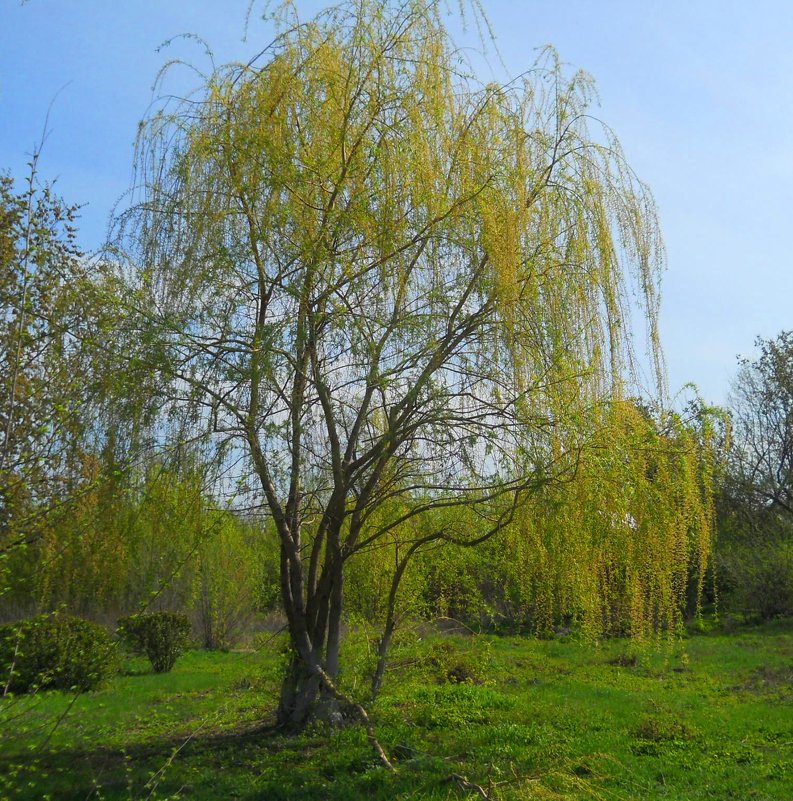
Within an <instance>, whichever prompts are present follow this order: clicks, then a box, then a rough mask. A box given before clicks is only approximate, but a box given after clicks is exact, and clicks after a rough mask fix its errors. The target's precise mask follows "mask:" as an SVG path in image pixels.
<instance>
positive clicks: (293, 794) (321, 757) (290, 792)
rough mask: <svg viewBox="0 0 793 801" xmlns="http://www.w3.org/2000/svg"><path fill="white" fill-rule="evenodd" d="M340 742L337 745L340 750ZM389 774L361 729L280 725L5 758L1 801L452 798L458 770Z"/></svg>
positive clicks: (425, 761)
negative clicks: (450, 782)
mask: <svg viewBox="0 0 793 801" xmlns="http://www.w3.org/2000/svg"><path fill="white" fill-rule="evenodd" d="M330 740H332V742H330ZM400 767H401V770H400V771H399V773H398V774H397V775H396V776H394V775H392V774H389V773H387V772H386V771H385V770H383V769H382V768H381V767H380V766H379V765H378V763H377V760H376V758H375V757H374V755H373V754H372V753H371V751H370V749H369V747H368V745H367V744H366V738H365V733H364V732H363V730H362V729H360V727H356V726H350V727H349V730H343V731H342V732H341V733H335V734H333V735H331V736H330V738H329V737H328V736H327V735H322V734H321V733H318V732H314V733H311V732H309V733H304V734H301V735H294V736H291V735H286V734H284V733H283V732H282V731H281V730H279V729H277V728H276V727H274V726H273V725H272V724H268V725H258V726H254V727H249V728H246V729H238V730H230V731H224V732H213V733H206V734H197V735H195V736H189V737H166V738H161V739H156V740H150V741H148V742H145V743H137V744H134V745H130V746H127V747H125V748H122V749H119V748H108V747H103V746H101V745H100V746H98V747H95V748H90V749H88V748H60V749H59V748H57V747H52V748H48V749H46V750H43V751H38V752H33V753H31V754H25V755H22V754H17V755H14V756H9V755H5V754H0V776H2V777H3V779H1V780H0V797H2V798H6V797H7V798H9V799H20V801H21V799H26V800H27V799H30V800H31V801H32V800H33V799H41V798H44V797H47V798H51V799H53V801H72V799H74V800H75V801H76V800H77V799H80V800H81V801H82V800H83V799H100V798H101V799H108V801H109V800H110V799H124V800H125V801H138V800H139V799H141V800H142V799H160V800H162V799H171V798H190V799H207V800H208V799H217V798H235V799H244V800H245V801H254V800H255V799H256V800H258V799H261V801H265V800H266V801H280V800H281V799H284V801H286V799H289V801H292V799H295V800H296V801H319V799H329V801H356V799H381V798H382V799H390V798H394V797H397V796H401V797H414V794H418V795H419V796H420V797H422V798H427V799H430V798H436V797H437V798H438V799H440V798H447V797H448V793H449V788H448V786H446V785H444V778H445V777H447V776H448V775H449V772H450V771H449V766H448V764H446V763H445V762H444V761H443V760H441V759H437V758H433V757H428V756H423V757H419V758H411V759H406V760H405V761H404V762H403V764H402V765H401V766H400Z"/></svg>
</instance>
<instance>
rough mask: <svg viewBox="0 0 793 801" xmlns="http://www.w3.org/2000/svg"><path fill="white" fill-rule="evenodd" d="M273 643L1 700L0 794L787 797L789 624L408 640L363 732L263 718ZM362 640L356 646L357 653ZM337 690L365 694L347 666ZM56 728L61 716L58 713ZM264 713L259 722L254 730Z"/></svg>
mask: <svg viewBox="0 0 793 801" xmlns="http://www.w3.org/2000/svg"><path fill="white" fill-rule="evenodd" d="M280 650H281V644H280V643H278V642H271V643H270V644H269V645H267V646H265V647H264V648H262V649H261V651H259V652H257V653H255V654H233V653H209V652H202V651H193V652H190V653H188V654H187V655H185V656H184V657H183V658H182V659H180V660H179V662H178V663H177V665H176V668H175V669H174V671H173V672H172V673H168V674H162V675H155V674H153V673H150V672H148V670H147V668H146V664H145V663H144V662H143V661H142V660H134V661H131V662H130V663H128V665H127V669H126V671H125V674H124V675H121V676H118V677H117V678H115V679H114V680H113V681H112V682H111V683H110V684H109V685H108V686H107V687H106V688H104V689H102V690H100V691H98V692H95V693H92V694H87V695H82V696H79V697H77V698H76V700H75V698H74V696H70V695H68V694H65V693H59V692H49V693H42V694H41V695H39V696H36V697H33V698H28V697H21V698H17V699H4V700H3V701H2V703H1V704H0V797H2V798H9V799H43V798H52V799H67V798H74V799H88V798H93V799H128V800H130V801H131V800H133V799H134V800H135V801H137V799H147V798H152V799H155V798H157V799H163V798H172V797H181V798H196V799H221V798H238V799H263V800H264V799H268V801H277V800H278V799H289V801H293V800H295V799H297V800H299V799H338V801H355V799H454V798H466V797H476V796H475V795H472V794H471V793H470V792H468V793H466V791H464V790H463V789H461V787H460V786H459V784H458V783H455V782H453V781H449V777H451V776H452V775H453V774H460V775H463V776H465V777H467V779H469V780H470V781H471V782H475V783H477V784H479V785H481V786H482V787H483V788H485V791H486V792H487V794H488V795H489V797H490V798H492V799H504V800H505V801H506V800H507V799H545V798H548V799H551V798H556V799H642V800H644V799H664V800H665V801H673V800H675V799H677V800H679V801H697V800H698V799H709V801H711V800H715V801H718V800H720V799H734V800H735V801H750V800H752V801H788V799H791V798H793V625H791V624H790V623H782V622H780V623H777V624H773V625H767V626H764V627H757V628H744V629H739V630H737V631H736V632H733V633H731V634H726V633H723V632H718V631H717V632H711V633H709V634H701V635H697V636H692V637H690V638H688V639H687V640H685V641H682V642H678V643H676V644H674V645H671V646H665V647H661V648H659V649H657V650H653V651H645V652H641V651H637V650H636V648H635V646H633V645H632V644H631V643H629V642H626V641H610V642H607V643H605V644H601V645H600V646H594V645H592V644H585V643H578V642H567V641H561V640H553V641H537V640H528V639H522V638H517V637H490V638H488V637H483V636H476V637H441V636H438V637H430V638H425V639H423V640H422V639H418V638H417V637H415V636H414V637H412V638H406V639H405V641H404V642H403V643H402V644H401V645H399V646H398V647H397V648H396V649H395V651H394V653H393V663H392V668H391V669H390V671H389V672H388V674H387V679H386V683H385V685H384V687H383V691H382V696H381V698H380V700H379V701H378V703H377V705H376V706H375V708H374V709H373V710H372V712H373V716H374V717H375V719H376V720H377V724H378V734H379V736H380V739H381V741H382V742H383V745H384V746H385V748H386V750H387V751H388V752H389V753H390V754H391V755H392V756H393V758H394V761H395V763H396V764H397V766H398V772H397V774H396V775H390V774H388V773H387V772H386V771H384V770H383V769H382V768H381V767H379V766H378V764H377V762H376V760H375V758H374V756H373V755H372V753H371V751H370V749H369V747H368V745H367V742H366V737H365V735H364V732H363V731H362V730H361V728H360V727H359V726H349V727H347V728H344V729H341V730H336V731H330V732H329V731H324V730H322V729H321V728H316V729H313V730H310V731H308V732H306V733H304V734H302V735H300V736H298V737H286V736H283V735H279V734H277V733H274V732H273V731H272V730H270V729H268V728H267V724H268V723H269V722H271V720H272V715H273V711H274V708H275V704H276V700H277V689H278V677H279V675H280V669H281V668H280V666H281V662H282V656H281V655H280ZM368 653H369V651H368V650H367V647H366V644H365V641H364V640H363V639H360V640H359V641H358V642H356V643H353V644H352V645H351V651H350V654H349V656H350V658H351V660H352V661H354V662H355V663H356V664H358V665H359V666H361V665H365V664H366V662H367V659H368ZM344 678H346V684H347V689H348V690H351V691H353V692H356V693H359V694H362V693H363V689H364V688H363V685H362V684H358V685H356V683H355V678H354V675H353V673H351V674H350V675H349V676H347V677H344ZM58 721H60V722H59V723H58V725H57V726H56V725H55V724H56V722H58ZM263 724H264V727H263Z"/></svg>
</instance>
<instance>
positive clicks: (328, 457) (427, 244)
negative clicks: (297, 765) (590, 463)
mask: <svg viewBox="0 0 793 801" xmlns="http://www.w3.org/2000/svg"><path fill="white" fill-rule="evenodd" d="M442 5H443V4H441V3H439V2H435V1H434V0H405V2H400V3H392V2H385V1H378V0H360V2H350V3H346V4H344V5H342V6H339V7H337V8H334V9H331V10H328V11H326V12H324V13H322V14H320V15H319V16H318V17H316V18H315V19H314V20H312V21H310V22H307V23H300V22H298V21H297V20H296V19H295V18H294V17H293V15H292V11H291V10H290V9H291V6H289V5H287V6H286V7H285V9H284V10H283V13H282V14H281V15H280V17H278V19H277V23H279V24H280V29H279V30H280V32H279V34H278V35H277V37H276V38H275V40H274V41H273V42H272V44H270V45H269V46H268V47H267V48H266V49H265V50H264V51H263V52H262V53H261V54H260V55H259V57H258V58H257V59H255V60H254V61H253V62H251V63H249V64H245V65H229V66H224V67H220V68H216V69H213V70H212V72H211V73H210V74H208V75H207V76H206V77H205V81H204V84H203V86H202V88H201V90H200V91H199V92H198V93H197V94H195V95H194V96H192V97H190V98H189V99H187V100H184V101H183V102H175V101H173V100H171V101H170V102H169V104H168V105H167V106H166V107H164V108H163V109H161V110H160V111H159V112H158V113H156V114H154V115H153V116H152V117H151V118H150V119H148V120H147V121H146V122H145V123H144V124H143V126H142V129H141V140H140V141H141V146H140V151H139V153H140V156H139V164H138V170H139V173H138V174H139V176H140V184H139V187H138V190H139V192H140V196H139V202H137V203H135V204H134V206H133V208H131V210H130V211H129V213H127V214H126V215H125V216H124V217H123V218H122V220H121V222H120V229H119V237H118V243H119V249H118V252H117V254H116V259H117V263H118V264H119V270H120V273H121V274H122V276H123V279H124V281H125V283H126V296H127V297H128V298H129V299H130V301H129V302H130V304H131V305H132V306H134V309H133V310H132V312H131V313H130V315H129V316H128V318H127V322H126V326H127V330H128V331H129V332H130V333H132V334H134V336H133V337H132V338H131V340H130V343H129V348H130V351H131V353H130V355H131V356H134V358H135V360H136V363H137V362H144V361H145V362H146V363H147V364H149V365H152V366H155V367H156V368H157V370H158V371H159V381H157V382H154V383H153V385H152V386H153V387H154V388H155V389H156V393H157V394H156V397H155V400H156V402H157V403H158V405H159V406H160V408H161V410H162V411H163V412H164V413H167V414H168V415H183V416H187V417H188V418H189V419H191V420H192V421H193V422H192V425H193V428H194V431H195V436H196V437H200V436H205V437H206V438H207V439H209V440H211V441H212V442H213V443H214V444H215V446H216V448H217V456H218V458H219V459H222V460H225V462H226V463H227V465H228V473H227V476H228V478H227V480H226V484H225V486H226V488H228V487H229V486H230V485H231V484H233V483H236V485H237V486H246V487H248V488H249V489H250V491H251V492H252V493H253V494H254V495H255V496H256V497H255V499H254V500H253V501H252V504H256V503H259V504H261V506H262V507H263V508H264V509H266V512H267V514H268V515H269V516H271V518H272V521H273V525H274V526H275V528H276V529H277V531H278V539H279V543H280V589H281V600H282V604H283V608H284V611H285V613H286V617H287V619H288V629H289V635H290V639H291V645H292V660H291V663H290V666H289V669H288V672H287V675H286V677H285V680H284V684H283V689H282V694H281V700H280V707H279V713H278V717H279V721H280V722H281V723H282V724H283V725H287V726H295V727H299V726H301V725H303V724H304V723H305V722H306V721H307V720H309V719H310V718H311V717H312V716H314V715H317V714H327V710H328V709H330V710H333V708H334V707H335V706H337V704H338V702H339V701H340V700H343V696H342V695H341V693H340V691H339V690H338V687H337V681H336V680H337V677H338V674H339V670H340V646H341V621H342V610H343V600H344V587H345V575H346V573H345V569H346V566H347V565H349V564H350V563H351V562H352V561H353V560H355V559H356V556H358V555H360V554H363V553H368V552H370V551H371V550H372V549H373V548H377V547H378V546H379V545H385V544H387V543H392V544H393V542H394V538H395V537H397V533H399V536H398V537H397V539H398V545H399V548H398V558H397V561H396V563H395V569H394V573H393V577H392V583H391V593H392V594H393V595H394V597H396V596H398V593H399V586H400V581H401V578H402V576H403V575H404V573H405V570H406V567H407V565H408V564H409V562H410V560H411V558H412V557H413V556H414V555H415V554H416V553H417V552H419V551H420V550H421V549H422V548H426V547H432V546H438V545H439V544H454V543H456V544H462V545H474V544H476V543H478V542H482V541H484V540H486V539H487V538H488V537H490V536H492V535H493V534H494V533H496V532H498V531H500V530H501V529H502V528H503V527H504V526H506V525H507V524H508V523H510V522H512V521H513V520H514V518H515V515H516V512H517V511H518V510H520V509H521V508H522V506H523V504H524V502H525V501H526V499H527V498H531V497H532V496H533V494H534V493H536V492H538V491H539V490H540V489H541V488H544V487H548V486H551V485H554V484H556V483H559V482H564V481H569V480H570V479H571V478H572V477H573V476H574V475H575V472H576V469H577V467H578V465H579V463H580V461H581V458H582V454H584V453H585V452H586V451H587V449H588V448H589V447H590V446H591V445H592V442H593V437H592V432H593V431H594V430H596V429H597V428H598V425H599V422H598V421H599V420H601V418H602V414H603V412H602V410H603V409H604V408H606V407H607V406H609V405H610V404H611V403H612V402H613V401H614V400H615V399H619V398H621V397H623V396H624V395H625V394H626V392H628V390H629V388H631V391H632V392H635V387H632V384H633V383H634V381H635V375H636V373H635V369H634V368H635V359H634V356H633V352H632V348H631V344H630V343H631V332H632V331H633V330H634V328H637V327H638V321H639V320H641V321H642V322H643V323H644V324H645V326H644V327H645V329H646V341H647V345H648V347H647V352H648V354H649V359H648V360H645V363H646V364H650V365H651V367H650V373H652V374H654V379H653V380H654V381H656V382H659V381H660V375H661V359H660V352H659V347H658V341H657V332H656V309H657V302H658V298H657V278H658V271H659V267H660V264H661V261H662V245H661V241H660V237H659V232H658V227H657V223H656V216H655V210H654V207H653V202H652V198H651V196H650V194H649V192H648V191H647V189H646V188H645V187H644V186H643V185H642V184H641V183H640V182H639V181H638V180H637V179H636V178H635V176H634V174H633V173H632V171H631V170H630V168H629V167H628V165H627V164H626V162H625V159H624V157H623V154H622V151H621V149H620V146H619V143H618V142H617V140H616V138H615V137H614V136H613V135H612V133H611V132H610V130H609V129H608V128H606V127H604V126H603V125H601V124H599V123H597V122H596V121H594V120H593V119H592V117H591V116H590V115H589V114H588V111H587V110H588V108H589V105H590V103H591V101H592V86H591V83H590V80H589V79H588V78H587V77H586V76H585V75H583V74H581V73H577V74H574V75H572V76H568V75H567V74H566V73H565V71H564V70H563V69H562V68H561V67H560V65H559V63H558V62H557V60H556V58H555V55H554V54H553V53H547V54H546V55H545V56H544V57H543V60H542V61H541V63H539V64H538V65H536V66H535V68H534V69H533V70H532V71H530V72H529V73H527V74H526V75H525V76H522V77H520V78H518V79H517V80H515V81H513V82H511V83H509V84H495V83H488V84H483V83H481V82H479V81H477V80H476V79H475V77H474V76H473V75H472V74H471V72H472V71H471V70H470V69H469V68H467V67H466V65H465V64H464V63H463V61H462V60H461V58H460V56H459V51H458V50H457V49H456V48H455V45H454V43H453V42H452V40H451V39H450V36H449V33H448V32H447V30H446V28H445V27H444V24H443V21H442V18H441V13H442ZM628 298H638V300H639V303H638V304H636V303H634V304H633V307H634V309H635V308H638V309H639V316H638V318H637V317H636V315H635V314H634V317H633V319H632V318H631V308H630V307H631V304H629V303H628ZM656 386H658V383H656ZM179 428H180V430H184V423H182V424H180V426H179ZM661 502H663V498H661ZM455 509H456V510H459V513H458V514H452V513H451V512H450V510H455ZM665 547H676V545H675V543H659V548H661V549H663V548H665ZM633 558H635V559H636V560H637V561H641V560H642V559H643V558H644V556H643V555H642V554H640V553H634V554H633ZM665 589H669V590H670V591H671V588H665ZM392 622H393V621H390V622H389V623H387V625H386V630H385V632H384V635H383V640H382V643H381V651H382V653H383V654H384V653H385V651H386V649H387V647H388V641H389V638H390V632H391V630H392V629H393V626H392V625H391V623H392ZM331 714H333V712H331ZM361 714H362V715H365V713H363V712H362V710H361Z"/></svg>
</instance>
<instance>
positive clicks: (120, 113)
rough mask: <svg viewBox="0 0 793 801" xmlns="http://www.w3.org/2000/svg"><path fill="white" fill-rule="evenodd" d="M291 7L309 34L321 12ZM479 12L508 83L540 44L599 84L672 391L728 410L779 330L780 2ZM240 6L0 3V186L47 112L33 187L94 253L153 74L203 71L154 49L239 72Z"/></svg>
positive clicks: (785, 64)
mask: <svg viewBox="0 0 793 801" xmlns="http://www.w3.org/2000/svg"><path fill="white" fill-rule="evenodd" d="M297 5H298V8H299V9H300V12H301V16H306V17H308V16H310V15H311V14H312V13H313V12H314V11H315V10H316V9H317V8H319V7H321V6H322V5H324V4H323V3H320V2H316V0H310V2H309V1H308V0H307V1H306V2H300V0H298V3H297ZM450 5H451V6H452V7H456V5H457V3H456V0H450ZM484 5H485V8H486V10H487V13H488V16H489V17H490V20H491V23H492V25H493V28H494V30H495V32H496V35H497V37H498V47H499V50H500V52H501V55H502V58H503V60H504V62H505V64H506V67H507V69H508V70H509V72H510V73H511V74H516V73H518V72H521V71H523V70H525V69H526V68H528V67H529V66H530V65H531V63H532V62H533V60H534V59H535V57H536V48H538V47H541V46H542V45H545V44H549V43H550V44H553V45H554V46H555V47H556V48H557V50H558V51H559V53H560V55H561V57H562V59H563V60H564V61H566V62H569V63H570V64H571V65H573V66H575V67H581V68H583V69H585V70H587V71H588V72H589V73H591V74H592V75H593V76H594V77H595V79H596V81H597V86H598V89H599V93H600V97H601V107H600V109H599V111H598V114H599V116H600V117H601V118H602V119H603V120H605V121H606V122H607V123H608V124H610V125H611V126H612V128H613V129H614V130H615V131H616V133H617V134H618V136H619V137H620V139H621V141H622V143H623V146H624V149H625V151H626V154H627V156H628V160H629V161H630V163H631V164H632V166H633V167H634V168H635V169H636V171H637V173H638V174H639V176H640V177H641V178H642V179H643V180H644V181H646V182H647V183H648V184H649V185H650V186H651V188H652V189H653V191H654V193H655V195H656V199H657V201H658V205H659V208H660V213H661V223H662V227H663V230H664V235H665V240H666V244H667V252H668V270H667V272H666V273H665V275H664V283H663V304H662V318H661V325H662V331H661V333H662V338H663V342H664V347H665V351H666V356H667V363H668V367H669V378H670V387H671V388H672V389H673V390H674V389H675V388H679V387H681V386H682V385H683V384H684V383H686V382H689V381H693V382H695V383H696V384H698V385H699V387H700V389H701V392H702V394H703V395H704V397H705V398H706V400H709V401H711V402H715V403H722V402H724V401H725V399H726V395H727V391H728V386H729V381H730V378H731V376H732V375H733V374H734V372H735V367H736V356H737V355H738V354H751V353H752V349H753V342H754V339H755V337H756V336H758V335H762V336H766V337H768V336H773V335H774V334H776V333H777V332H778V331H780V330H782V329H785V328H787V329H790V328H793V256H792V255H791V247H790V239H791V236H792V235H793V2H791V0H755V1H754V2H746V1H744V0H741V1H740V2H738V1H737V0H736V1H731V0H525V1H524V2H507V1H506V0H484ZM247 6H248V0H128V1H127V2H118V0H28V2H24V3H20V2H19V0H0V169H7V170H10V172H11V173H12V175H15V176H22V175H23V174H24V173H25V162H26V160H27V158H28V156H29V153H30V152H31V150H32V148H33V145H34V143H35V142H36V141H37V139H38V138H39V136H40V133H41V129H42V126H43V123H44V120H45V117H46V114H47V109H48V107H49V106H50V103H51V102H52V101H53V98H55V97H56V95H58V96H57V99H55V100H54V103H53V105H52V109H51V112H50V134H49V138H48V140H47V142H46V145H45V149H44V153H43V156H42V162H41V172H42V175H43V177H45V178H56V177H57V181H58V186H59V188H60V192H61V194H63V195H64V197H65V198H66V199H67V200H68V201H70V202H77V203H83V204H85V206H84V208H83V210H82V220H81V225H80V241H81V243H82V245H83V247H84V248H86V249H91V248H93V247H96V246H97V245H98V244H99V243H100V242H101V241H102V238H103V236H104V233H105V230H106V226H107V222H108V219H109V215H110V212H111V209H112V207H113V205H114V203H115V202H116V201H117V200H118V199H119V198H120V197H121V196H122V195H123V193H124V192H125V190H126V189H127V187H128V186H129V185H130V182H131V164H132V145H133V140H134V137H135V131H136V126H137V123H138V121H139V120H140V119H141V118H142V117H143V116H144V114H145V112H146V109H147V106H148V104H149V102H150V101H151V99H152V83H153V81H154V78H155V76H156V74H157V71H158V69H159V68H160V67H161V66H162V65H163V64H164V62H165V61H166V60H167V59H169V58H171V57H175V56H178V57H186V58H188V59H190V60H191V61H193V62H195V63H201V59H202V51H201V49H200V48H199V47H198V46H197V45H196V44H194V43H193V44H190V43H189V42H184V41H179V42H177V43H175V44H173V45H172V46H170V47H168V48H166V49H165V50H161V51H160V52H157V47H158V45H160V44H161V43H163V42H164V41H165V40H166V39H168V38H169V37H173V36H175V35H177V34H181V33H187V32H189V33H194V34H197V35H199V36H201V37H203V38H204V39H206V40H207V41H208V42H209V44H210V45H211V47H212V49H213V51H214V54H215V58H216V60H217V61H218V62H224V61H229V60H241V59H244V58H246V57H248V56H249V55H251V54H252V53H254V52H256V51H258V50H259V49H261V47H262V46H263V45H264V44H266V42H267V41H268V40H269V37H268V28H267V27H266V26H265V25H264V24H263V23H261V22H260V21H259V16H260V14H259V13H258V11H259V10H260V8H261V6H262V4H261V3H257V4H256V5H255V6H254V13H253V15H252V18H251V24H250V27H249V30H248V41H247V42H243V41H242V37H243V32H244V18H245V12H246V9H247ZM204 63H206V62H204ZM501 77H503V75H502V76H501ZM184 78H185V80H186V79H187V76H186V75H185V76H184ZM171 85H173V84H171ZM59 92H60V93H59Z"/></svg>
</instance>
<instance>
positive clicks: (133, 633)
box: [118, 612, 190, 673]
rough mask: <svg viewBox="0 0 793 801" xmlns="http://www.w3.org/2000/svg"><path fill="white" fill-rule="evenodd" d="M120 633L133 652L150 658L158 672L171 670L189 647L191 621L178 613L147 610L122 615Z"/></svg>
mask: <svg viewBox="0 0 793 801" xmlns="http://www.w3.org/2000/svg"><path fill="white" fill-rule="evenodd" d="M118 634H119V636H120V637H121V639H122V640H123V641H124V642H125V643H126V645H127V646H128V647H129V648H130V649H131V650H132V651H134V652H135V653H136V654H141V655H143V656H147V657H148V658H149V661H150V662H151V666H152V667H153V668H154V672H155V673H167V672H168V671H169V670H170V669H171V668H172V667H173V666H174V664H176V660H177V659H178V658H179V656H180V655H181V654H182V653H183V652H184V650H185V648H186V647H187V642H188V639H189V637H190V621H189V620H188V619H187V617H186V616H185V615H182V614H179V613H178V612H144V613H142V614H139V615H130V616H129V617H124V618H121V620H119V621H118Z"/></svg>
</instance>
